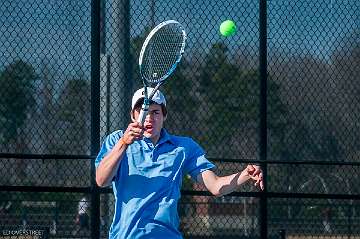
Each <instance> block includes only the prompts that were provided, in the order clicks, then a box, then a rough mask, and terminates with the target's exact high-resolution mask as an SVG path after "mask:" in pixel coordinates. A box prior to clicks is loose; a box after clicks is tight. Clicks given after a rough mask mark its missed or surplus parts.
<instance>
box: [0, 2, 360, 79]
mask: <svg viewBox="0 0 360 239" xmlns="http://www.w3.org/2000/svg"><path fill="white" fill-rule="evenodd" d="M119 1H120V2H121V1H122V0H119ZM152 1H154V4H155V12H154V14H153V18H154V22H155V24H158V23H160V22H161V21H164V20H168V19H175V20H178V21H179V22H181V23H182V24H183V25H184V26H185V29H186V31H187V34H188V42H187V44H188V45H187V51H188V52H189V53H187V54H191V52H192V51H196V50H199V49H201V50H203V51H204V52H206V50H208V49H209V48H210V47H211V45H212V44H213V43H215V42H218V41H222V42H224V43H225V44H227V45H229V48H230V50H233V51H234V52H236V51H237V49H239V48H241V47H243V46H246V47H247V48H248V49H250V51H253V52H254V54H257V53H256V52H257V50H258V49H257V48H258V36H259V32H258V18H259V16H258V5H257V3H258V1H253V0H222V1H219V0H181V1H179V0H152ZM110 2H111V1H108V2H107V4H110ZM359 2H360V1H357V0H302V1H291V0H269V1H268V2H267V5H268V35H269V36H268V46H269V50H268V52H269V53H270V54H271V52H272V51H282V52H283V53H286V54H290V55H291V54H300V55H301V54H311V55H313V56H314V57H318V58H321V59H327V58H329V56H330V55H331V53H332V51H334V50H335V49H336V48H338V47H341V46H339V44H340V40H341V39H342V38H343V37H345V36H346V35H347V34H349V33H351V32H353V31H355V32H356V33H358V35H359V21H360V20H359V19H360V17H359V12H360V11H359ZM150 3H151V0H148V1H147V0H131V1H130V8H131V19H130V23H131V36H132V37H135V36H136V35H138V34H139V33H141V32H142V31H143V29H144V28H145V27H146V26H148V25H149V24H150V19H151V17H150V16H151V15H152V14H151V11H150ZM90 7H91V6H90V0H77V1H75V0H63V1H59V0H2V1H1V3H0V20H1V23H0V33H1V34H0V49H1V55H0V70H1V69H3V68H4V66H5V65H7V64H9V62H12V61H13V60H14V59H19V58H21V59H25V60H26V61H29V62H31V63H33V64H35V65H40V64H41V62H42V61H44V59H46V60H47V61H49V62H50V64H52V65H55V68H57V69H60V70H61V73H62V74H68V75H76V74H77V73H78V72H80V71H82V72H84V73H85V75H89V74H90V48H91V46H90V39H91V36H90ZM110 11H111V10H109V9H108V11H107V13H106V14H107V16H111V12H110ZM226 19H232V20H234V21H235V22H236V24H237V33H236V34H235V35H234V36H232V37H228V38H224V37H222V36H220V34H219V30H218V27H219V25H220V23H221V22H222V21H223V20H226ZM114 25H115V24H114V23H113V19H107V30H109V29H111V28H113V27H116V26H114ZM112 40H113V41H114V40H115V41H116V39H112ZM355 40H357V43H359V39H355ZM110 41H111V40H109V42H110ZM109 50H111V48H109V49H108V51H109Z"/></svg>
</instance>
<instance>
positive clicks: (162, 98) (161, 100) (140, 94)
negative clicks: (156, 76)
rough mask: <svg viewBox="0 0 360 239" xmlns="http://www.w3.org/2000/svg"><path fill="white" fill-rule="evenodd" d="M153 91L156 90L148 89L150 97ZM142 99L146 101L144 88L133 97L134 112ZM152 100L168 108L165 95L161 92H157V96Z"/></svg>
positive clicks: (132, 107)
mask: <svg viewBox="0 0 360 239" xmlns="http://www.w3.org/2000/svg"><path fill="white" fill-rule="evenodd" d="M153 90H154V88H152V87H147V92H148V95H150V94H151V93H152V92H153ZM141 99H144V88H140V89H138V90H137V91H136V92H135V93H134V95H133V97H132V101H131V109H132V110H133V109H134V106H135V105H136V103H137V102H138V101H139V100H141ZM151 100H152V101H154V102H155V103H156V104H159V105H164V106H166V99H165V96H164V95H163V93H161V91H160V90H157V91H156V92H155V94H154V96H153V97H152V99H151Z"/></svg>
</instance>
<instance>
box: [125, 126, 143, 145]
mask: <svg viewBox="0 0 360 239" xmlns="http://www.w3.org/2000/svg"><path fill="white" fill-rule="evenodd" d="M143 133H144V129H143V127H142V126H141V124H140V123H139V122H132V123H130V124H129V125H128V127H127V129H126V130H125V132H124V135H123V136H122V138H121V140H122V141H123V142H124V143H125V144H127V145H129V144H132V143H133V142H134V141H135V140H139V139H141V138H142V137H143Z"/></svg>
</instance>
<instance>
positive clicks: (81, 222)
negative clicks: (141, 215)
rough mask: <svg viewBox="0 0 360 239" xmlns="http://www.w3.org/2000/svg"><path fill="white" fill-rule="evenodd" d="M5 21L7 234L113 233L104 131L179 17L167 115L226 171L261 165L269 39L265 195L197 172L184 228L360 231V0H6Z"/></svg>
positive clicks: (2, 141)
mask: <svg viewBox="0 0 360 239" xmlns="http://www.w3.org/2000/svg"><path fill="white" fill-rule="evenodd" d="M260 3H262V4H263V6H264V3H266V6H267V8H266V14H267V15H260V12H261V11H260V10H259V8H260ZM97 4H99V5H98V6H100V8H99V9H100V10H99V9H98V10H99V11H96V6H97ZM0 18H1V21H0V49H1V51H0V52H1V54H0V96H1V97H0V152H1V153H0V175H3V176H2V177H1V178H0V230H1V231H0V238H9V237H10V236H13V237H15V236H18V237H19V238H42V237H49V236H50V237H51V238H90V237H91V238H97V235H98V234H100V237H101V238H106V237H107V232H108V230H109V227H110V225H111V222H112V215H113V213H114V211H113V209H114V198H113V195H112V193H111V189H101V190H100V191H98V190H99V189H96V188H94V182H93V179H92V175H93V172H92V170H93V165H92V161H93V160H94V157H95V156H94V155H93V151H92V150H93V149H94V148H95V149H98V147H99V145H92V142H96V140H98V141H99V142H102V140H103V139H104V138H105V136H106V135H108V134H109V133H111V132H112V131H114V130H117V129H124V128H126V126H127V124H128V123H129V122H130V115H129V113H130V100H131V96H132V93H133V92H134V91H135V90H136V89H137V88H139V87H141V79H140V76H139V69H138V63H137V59H138V56H139V52H140V48H141V45H142V43H143V41H144V39H145V37H146V36H147V34H148V33H149V31H150V30H151V29H152V27H154V26H155V25H157V24H158V23H160V22H162V21H164V20H168V19H175V20H177V21H179V22H180V23H182V24H183V25H184V27H185V29H186V31H187V34H188V39H187V46H186V50H185V54H184V58H183V60H182V62H181V64H180V65H179V67H178V68H177V70H176V71H175V73H174V75H173V76H172V77H171V80H169V81H168V82H167V83H166V84H165V85H164V86H163V88H162V91H163V92H164V93H165V95H166V96H167V100H168V111H169V114H168V118H167V120H166V122H165V127H166V128H167V129H168V131H170V132H171V133H173V134H179V135H186V136H190V137H192V138H194V139H195V140H196V141H197V142H199V143H200V144H201V145H202V147H203V148H204V149H205V151H206V152H207V156H208V157H209V158H210V159H211V160H213V161H214V163H215V164H216V165H217V169H216V172H217V173H218V174H219V175H226V174H229V173H234V172H238V171H241V170H242V169H243V168H244V167H245V166H246V164H247V163H249V162H256V163H264V162H263V161H261V159H262V158H261V155H260V151H261V145H260V144H259V141H260V135H261V134H259V131H260V128H261V127H260V126H259V125H260V124H261V122H260V121H261V120H260V119H261V117H264V114H262V113H264V112H261V109H260V107H259V106H260V104H261V97H260V94H261V90H260V89H261V80H264V79H262V78H261V77H260V76H261V74H260V70H259V68H260V65H261V64H263V63H264V62H261V60H260V58H261V57H260V55H261V53H264V50H261V49H260V48H259V45H260V42H259V41H260V39H266V43H267V45H266V49H265V50H266V52H265V53H266V62H265V64H266V68H267V79H266V83H267V90H266V93H267V98H266V105H267V111H266V112H265V113H266V123H267V132H266V133H267V139H266V142H267V144H266V145H267V148H266V152H267V158H266V159H267V161H266V162H265V163H266V164H263V166H264V167H266V169H267V170H266V172H267V174H266V180H267V188H266V191H265V192H264V193H259V192H257V190H256V189H255V187H254V186H253V185H250V184H246V185H244V187H242V188H241V189H239V191H238V192H235V193H233V194H231V195H228V196H223V197H219V198H214V197H211V196H210V194H208V193H207V192H205V191H206V190H205V189H204V188H203V187H201V186H199V185H197V184H195V183H194V182H192V181H191V180H190V179H189V178H187V177H185V178H184V182H183V197H182V198H181V201H180V203H179V215H180V218H181V225H180V229H181V232H182V233H183V235H184V237H185V238H265V237H267V238H285V237H286V238H330V236H332V237H331V238H334V237H335V238H349V237H351V238H357V237H359V235H360V231H359V229H358V228H360V227H359V226H360V225H359V222H360V220H359V219H360V207H359V206H360V204H359V196H358V195H359V192H360V188H359V185H360V182H359V180H358V177H357V175H359V173H360V172H359V170H360V168H359V167H360V163H359V156H360V143H359V140H358V139H359V138H360V124H359V120H358V119H359V118H360V98H359V96H360V86H359V84H358V82H359V75H360V67H359V66H360V39H359V35H360V34H359V33H360V30H359V3H358V1H355V0H343V1H336V0H332V1H330V0H328V1H323V0H321V1H315V0H302V1H295V2H294V1H275V0H271V1H262V0H260V1H259V2H256V1H248V0H231V1H230V0H223V1H221V2H220V1H214V0H206V1H205V0H185V1H174V0H146V1H140V0H111V1H105V0H102V1H100V0H99V1H96V0H93V1H92V2H91V1H84V0H79V1H70V0H63V1H52V0H47V1H39V0H16V1H13V0H12V1H10V0H3V1H1V3H0ZM92 19H93V21H92ZM96 19H99V21H98V22H96V21H95V20H96ZM226 19H232V20H234V21H235V22H236V25H237V32H236V34H235V35H233V36H231V37H223V36H221V35H220V34H219V30H218V28H219V25H220V23H221V22H222V21H224V20H226ZM259 19H266V20H267V22H266V23H267V25H266V31H265V32H263V31H261V30H260V29H261V27H260V22H261V21H259ZM92 29H93V31H92ZM96 34H98V35H96ZM94 36H95V37H94ZM96 36H99V44H98V45H94V44H96V42H97V41H96V39H97V38H96ZM94 59H97V61H94ZM96 62H99V64H97V65H96ZM94 71H95V72H97V73H98V76H99V78H98V79H94V78H92V77H93V76H94V75H92V73H93V72H94ZM95 75H96V74H95ZM98 80H99V81H100V87H98V86H94V82H95V81H96V82H97V81H98ZM91 92H96V93H97V95H99V97H98V98H96V99H95V98H94V97H95V96H94V95H92V94H91ZM97 100H99V101H100V102H99V103H100V108H99V109H98V110H99V115H96V114H94V111H93V108H92V106H94V105H95V104H96V102H97ZM91 112H93V114H92V113H91ZM94 119H95V120H94ZM94 122H99V124H100V132H99V137H98V136H97V135H93V134H92V130H93V129H94V127H96V126H94ZM94 138H95V141H94ZM94 194H95V195H97V196H99V197H100V204H99V205H97V204H96V201H94V200H93V199H94V197H93V196H91V195H94ZM92 203H95V205H94V204H92ZM264 203H265V206H266V207H265V208H264ZM98 207H99V210H100V212H99V214H100V215H99V217H97V218H96V217H94V215H95V216H96V215H97V214H96V213H93V212H92V211H93V210H92V209H93V208H98ZM264 218H265V221H264ZM91 225H98V227H99V231H97V229H94V228H93V227H91ZM21 230H23V231H21ZM36 233H37V234H38V235H36ZM264 233H265V235H264ZM30 234H31V235H30ZM44 235H45V236H44Z"/></svg>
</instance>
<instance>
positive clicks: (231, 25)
mask: <svg viewBox="0 0 360 239" xmlns="http://www.w3.org/2000/svg"><path fill="white" fill-rule="evenodd" d="M235 32H236V25H235V22H234V21H232V20H226V21H223V22H222V23H221V24H220V33H221V35H223V36H225V37H228V36H231V35H233V34H234V33H235Z"/></svg>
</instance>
